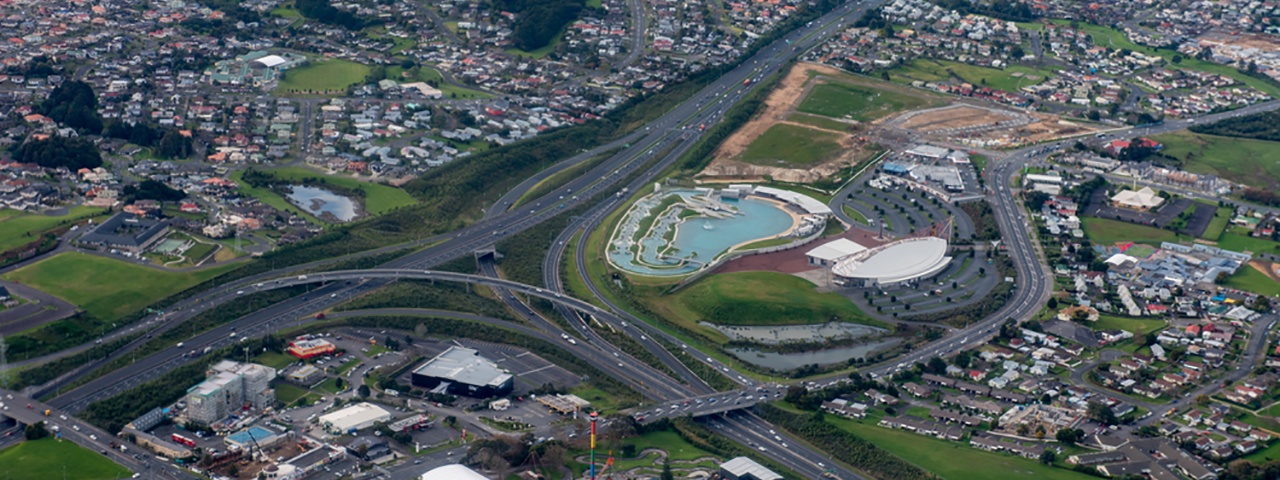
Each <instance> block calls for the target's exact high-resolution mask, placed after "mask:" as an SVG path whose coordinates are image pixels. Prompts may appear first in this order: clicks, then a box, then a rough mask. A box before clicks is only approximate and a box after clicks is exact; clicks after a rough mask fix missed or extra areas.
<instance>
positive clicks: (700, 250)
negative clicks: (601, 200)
mask: <svg viewBox="0 0 1280 480" xmlns="http://www.w3.org/2000/svg"><path fill="white" fill-rule="evenodd" d="M673 195H674V196H678V197H679V198H678V199H676V198H673V197H672V196H673ZM695 210H696V211H698V212H700V213H698V214H694V213H693V211H695ZM795 224H796V219H795V217H793V216H792V215H791V214H789V213H787V212H786V211H785V210H784V207H783V206H782V205H779V204H776V203H773V202H770V201H766V200H761V199H757V198H751V197H748V198H745V199H742V200H733V199H725V200H715V199H711V198H708V197H706V196H705V193H704V192H700V191H695V190H687V189H686V190H667V191H663V192H658V193H655V194H653V195H649V196H647V197H644V198H642V199H640V200H639V201H637V202H636V204H635V205H634V206H632V208H631V209H630V210H628V211H627V214H626V216H624V217H623V220H622V223H621V224H620V225H619V226H618V228H617V229H616V230H615V231H614V235H613V237H612V238H611V239H610V242H609V253H608V255H609V260H610V262H612V263H613V264H614V265H616V266H618V267H619V268H622V269H623V270H626V271H629V272H633V273H639V274H643V275H683V274H687V273H690V272H694V271H696V270H698V269H699V268H702V266H703V265H706V264H709V263H711V262H712V261H714V260H715V259H716V258H718V257H719V256H720V255H722V254H723V253H725V252H726V251H727V250H729V248H731V247H733V246H735V245H739V244H742V243H746V242H751V241H754V240H759V239H765V238H770V237H775V236H777V235H780V234H783V233H786V232H787V231H789V230H791V228H792V227H794V226H795Z"/></svg>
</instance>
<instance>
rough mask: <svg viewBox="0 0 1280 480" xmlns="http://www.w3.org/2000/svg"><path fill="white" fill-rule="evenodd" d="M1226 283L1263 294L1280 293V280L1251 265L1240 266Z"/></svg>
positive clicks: (1229, 285)
mask: <svg viewBox="0 0 1280 480" xmlns="http://www.w3.org/2000/svg"><path fill="white" fill-rule="evenodd" d="M1224 285H1226V286H1228V287H1231V288H1234V289H1237V290H1244V291H1246V292H1253V293H1257V294H1261V295H1271V296H1275V295H1280V282H1276V281H1275V280H1272V279H1271V277H1268V276H1267V274H1265V273H1262V272H1259V271H1258V269H1256V268H1253V267H1252V266H1250V265H1244V266H1242V267H1240V270H1237V271H1236V274H1235V275H1232V276H1230V277H1228V278H1227V282H1226V283H1225V284H1224Z"/></svg>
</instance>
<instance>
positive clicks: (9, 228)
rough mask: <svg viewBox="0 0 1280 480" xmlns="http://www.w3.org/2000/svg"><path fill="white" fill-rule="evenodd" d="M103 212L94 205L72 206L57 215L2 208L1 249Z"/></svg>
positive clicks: (0, 216) (0, 214)
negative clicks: (64, 213) (63, 213)
mask: <svg viewBox="0 0 1280 480" xmlns="http://www.w3.org/2000/svg"><path fill="white" fill-rule="evenodd" d="M102 213H103V209H101V208H93V207H71V209H70V210H69V211H68V212H67V214H66V215H62V216H56V217H55V216H48V215H40V214H36V213H23V212H19V211H17V210H8V209H4V210H0V251H5V250H8V249H10V248H14V247H19V246H22V245H26V244H28V243H31V242H34V241H36V240H37V239H38V238H39V236H40V234H41V233H44V232H45V231H47V230H50V229H53V228H56V227H58V226H59V225H64V224H66V225H69V224H72V223H75V222H78V221H80V220H84V219H86V218H89V217H92V216H95V215H100V214H102Z"/></svg>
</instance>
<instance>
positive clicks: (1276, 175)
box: [1154, 130, 1280, 189]
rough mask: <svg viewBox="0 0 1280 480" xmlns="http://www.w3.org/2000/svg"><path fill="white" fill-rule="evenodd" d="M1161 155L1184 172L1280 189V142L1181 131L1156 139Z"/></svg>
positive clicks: (1258, 186) (1159, 136) (1263, 187)
mask: <svg viewBox="0 0 1280 480" xmlns="http://www.w3.org/2000/svg"><path fill="white" fill-rule="evenodd" d="M1154 140H1156V141H1158V142H1160V143H1162V144H1164V148H1163V149H1161V153H1164V154H1165V155H1169V156H1171V157H1174V158H1178V159H1181V160H1182V161H1183V169H1185V170H1187V171H1189V172H1192V173H1208V174H1213V175H1217V176H1219V177H1222V178H1225V179H1227V180H1231V181H1233V182H1239V183H1243V184H1245V185H1249V186H1251V187H1257V188H1262V189H1275V188H1276V187H1278V186H1280V142H1268V141H1266V140H1254V139H1251V138H1232V137H1221V136H1217V135H1203V134H1199V133H1191V132H1188V131H1185V130H1184V131H1179V132H1173V133H1166V134H1164V135H1157V136H1156V137H1154Z"/></svg>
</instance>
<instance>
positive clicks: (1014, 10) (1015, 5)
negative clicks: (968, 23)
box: [937, 0, 1039, 22]
mask: <svg viewBox="0 0 1280 480" xmlns="http://www.w3.org/2000/svg"><path fill="white" fill-rule="evenodd" d="M937 4H938V6H940V7H942V8H943V9H944V10H955V11H957V12H960V14H961V15H967V14H970V13H976V14H979V15H986V16H988V17H992V18H998V19H1001V20H1009V21H1014V22H1030V21H1032V20H1035V19H1037V18H1039V15H1036V12H1035V10H1032V9H1031V6H1030V5H1028V4H1027V3H1024V2H1019V1H1016V0H994V1H991V2H985V1H981V0H980V1H978V2H971V1H969V0H941V1H939V2H937Z"/></svg>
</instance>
